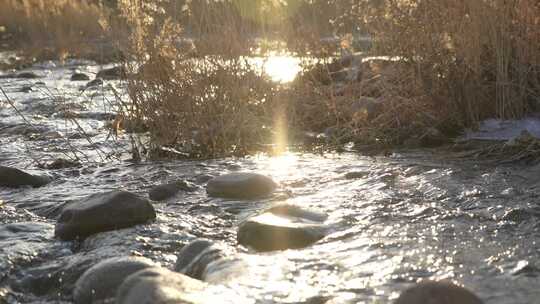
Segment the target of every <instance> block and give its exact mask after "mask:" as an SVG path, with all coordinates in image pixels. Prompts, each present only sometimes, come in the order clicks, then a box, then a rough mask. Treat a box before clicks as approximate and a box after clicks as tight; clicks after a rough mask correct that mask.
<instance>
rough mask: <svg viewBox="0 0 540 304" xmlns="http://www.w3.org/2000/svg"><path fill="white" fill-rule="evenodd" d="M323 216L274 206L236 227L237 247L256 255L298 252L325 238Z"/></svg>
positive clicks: (289, 207)
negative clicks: (257, 253)
mask: <svg viewBox="0 0 540 304" xmlns="http://www.w3.org/2000/svg"><path fill="white" fill-rule="evenodd" d="M325 220H326V215H324V214H320V213H317V212H312V211H307V210H302V209H300V208H298V207H296V206H288V205H285V206H278V207H274V208H272V209H269V210H267V211H266V212H264V213H262V214H260V215H257V216H254V217H252V218H250V219H248V220H247V221H245V222H244V223H242V224H241V225H240V227H239V228H238V233H237V240H238V243H239V244H241V245H244V246H246V247H250V248H253V249H255V250H257V251H263V252H264V251H274V250H285V249H299V248H304V247H307V246H309V245H311V244H313V243H315V242H317V241H318V240H320V239H322V238H324V237H325V236H326V231H327V227H326V226H325V225H324V221H325Z"/></svg>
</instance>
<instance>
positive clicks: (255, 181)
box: [206, 172, 277, 199]
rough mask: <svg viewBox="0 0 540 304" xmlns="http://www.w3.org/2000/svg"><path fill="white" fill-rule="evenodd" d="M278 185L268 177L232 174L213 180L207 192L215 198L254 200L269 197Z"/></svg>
mask: <svg viewBox="0 0 540 304" xmlns="http://www.w3.org/2000/svg"><path fill="white" fill-rule="evenodd" d="M276 187H277V185H276V183H275V182H274V181H273V180H272V179H271V178H270V177H267V176H264V175H261V174H257V173H246V172H243V173H241V172H238V173H230V174H225V175H221V176H218V177H215V178H213V179H211V180H210V181H209V182H208V184H207V186H206V191H207V192H208V195H210V196H214V197H224V198H237V199H252V198H257V197H263V196H266V195H269V194H270V193H272V191H274V190H275V189H276Z"/></svg>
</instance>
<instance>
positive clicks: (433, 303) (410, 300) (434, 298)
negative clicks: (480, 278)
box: [395, 281, 483, 304]
mask: <svg viewBox="0 0 540 304" xmlns="http://www.w3.org/2000/svg"><path fill="white" fill-rule="evenodd" d="M482 303H483V302H482V300H480V299H479V298H478V297H477V296H476V295H475V294H473V293H472V292H470V291H469V290H467V289H465V288H463V287H460V286H457V285H454V284H452V283H450V282H433V281H427V282H421V283H419V284H417V285H416V286H414V287H412V288H410V289H407V290H405V291H404V292H403V293H402V294H401V295H400V296H399V298H398V299H397V300H396V302H395V304H482Z"/></svg>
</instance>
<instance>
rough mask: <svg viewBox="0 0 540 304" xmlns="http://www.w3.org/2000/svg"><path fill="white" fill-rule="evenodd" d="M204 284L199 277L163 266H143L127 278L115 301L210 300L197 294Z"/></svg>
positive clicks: (166, 302)
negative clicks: (143, 267)
mask: <svg viewBox="0 0 540 304" xmlns="http://www.w3.org/2000/svg"><path fill="white" fill-rule="evenodd" d="M206 286H207V285H206V284H205V283H203V282H201V281H198V280H195V279H192V278H190V277H188V276H186V275H183V274H180V273H177V272H173V271H170V270H167V269H165V268H159V267H153V268H146V269H143V270H140V271H138V272H136V273H134V274H132V275H130V276H129V277H127V278H126V280H125V281H124V283H122V285H121V286H120V288H119V289H118V292H117V293H116V303H117V304H133V303H137V304H153V303H155V304H182V303H210V302H208V301H205V299H204V297H202V296H200V295H199V292H202V291H203V290H204V289H205V288H206ZM216 303H217V302H216Z"/></svg>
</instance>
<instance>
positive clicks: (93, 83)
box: [86, 78, 103, 88]
mask: <svg viewBox="0 0 540 304" xmlns="http://www.w3.org/2000/svg"><path fill="white" fill-rule="evenodd" d="M100 85H103V79H101V78H96V79H94V80H92V81H89V82H88V83H87V84H86V88H92V87H97V86H100Z"/></svg>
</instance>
